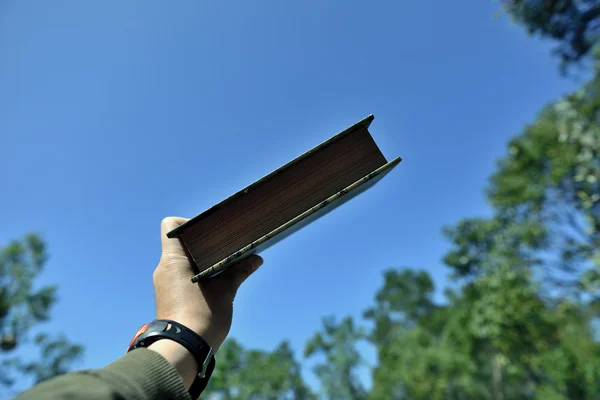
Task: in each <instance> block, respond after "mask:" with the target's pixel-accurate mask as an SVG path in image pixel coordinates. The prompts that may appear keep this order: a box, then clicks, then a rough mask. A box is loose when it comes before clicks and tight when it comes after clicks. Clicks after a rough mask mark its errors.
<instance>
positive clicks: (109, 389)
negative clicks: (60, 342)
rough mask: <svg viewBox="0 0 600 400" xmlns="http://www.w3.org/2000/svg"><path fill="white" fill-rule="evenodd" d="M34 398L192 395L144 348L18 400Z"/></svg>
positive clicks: (126, 399)
mask: <svg viewBox="0 0 600 400" xmlns="http://www.w3.org/2000/svg"><path fill="white" fill-rule="evenodd" d="M30 399H31V400H33V399H36V400H37V399H42V400H43V399H69V400H78V399H86V400H152V399H181V400H191V396H190V395H189V393H188V392H187V390H186V389H185V386H184V385H183V381H182V379H181V377H180V376H179V374H178V373H177V371H176V370H175V368H174V367H173V366H172V365H171V364H169V362H168V361H167V360H165V359H164V358H163V357H162V356H161V355H160V354H158V353H156V352H154V351H152V350H148V349H143V348H142V349H136V350H133V351H131V352H129V353H127V354H126V355H124V356H123V357H121V358H119V359H118V360H117V361H115V362H113V363H112V364H110V365H108V366H106V367H104V368H102V369H97V370H85V371H79V372H73V373H70V374H66V375H63V376H59V377H57V378H54V379H50V380H48V381H45V382H42V383H40V384H38V385H36V386H34V387H33V388H31V389H29V390H28V391H26V392H23V393H22V394H20V395H19V396H17V400H30Z"/></svg>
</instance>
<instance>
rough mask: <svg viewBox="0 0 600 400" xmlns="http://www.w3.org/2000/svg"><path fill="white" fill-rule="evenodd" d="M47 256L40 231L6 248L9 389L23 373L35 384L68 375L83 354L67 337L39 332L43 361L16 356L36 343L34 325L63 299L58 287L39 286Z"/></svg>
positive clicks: (3, 324)
mask: <svg viewBox="0 0 600 400" xmlns="http://www.w3.org/2000/svg"><path fill="white" fill-rule="evenodd" d="M47 258H48V255H47V252H46V245H45V243H44V242H43V240H42V239H41V238H40V237H39V236H38V235H34V234H29V235H26V236H25V237H24V238H23V239H22V240H14V241H12V242H11V243H9V244H8V246H6V247H4V248H2V249H0V357H2V363H1V364H0V377H2V379H0V384H1V385H2V386H4V387H5V388H7V387H10V386H11V385H12V384H13V383H14V380H15V375H16V374H18V373H21V374H24V375H26V376H29V377H31V378H33V381H34V382H35V383H37V382H40V381H43V380H45V379H48V378H51V377H53V376H56V375H60V374H63V373H65V372H67V371H68V369H69V368H70V366H71V365H72V363H73V362H74V361H76V360H77V359H79V358H80V357H81V355H82V353H83V348H82V347H81V346H80V345H77V344H73V343H71V342H69V341H68V340H67V339H66V337H64V336H57V337H51V336H50V335H48V334H45V333H38V334H37V335H35V337H34V339H33V344H34V345H36V346H38V347H39V349H40V359H39V360H36V361H24V360H23V359H22V358H21V357H18V356H16V354H17V352H18V350H19V349H20V348H22V347H23V346H25V345H27V344H28V343H29V342H30V339H31V338H30V333H31V331H32V330H33V328H35V327H37V326H38V325H39V324H40V323H42V322H44V321H47V320H49V319H50V311H51V309H52V305H53V304H55V302H56V300H57V297H56V289H57V288H56V286H43V287H41V288H35V286H34V282H35V279H36V278H37V277H38V275H39V274H40V272H41V271H42V269H43V267H44V264H45V263H46V260H47Z"/></svg>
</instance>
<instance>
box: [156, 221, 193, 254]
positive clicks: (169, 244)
mask: <svg viewBox="0 0 600 400" xmlns="http://www.w3.org/2000/svg"><path fill="white" fill-rule="evenodd" d="M184 222H187V218H181V217H166V218H165V219H163V220H162V222H161V223H160V240H161V244H162V254H163V255H166V256H184V257H187V256H186V254H185V250H183V247H182V246H181V242H180V241H179V239H177V238H168V237H167V233H169V232H171V231H172V230H173V229H175V228H177V227H178V226H179V225H182V224H183V223H184Z"/></svg>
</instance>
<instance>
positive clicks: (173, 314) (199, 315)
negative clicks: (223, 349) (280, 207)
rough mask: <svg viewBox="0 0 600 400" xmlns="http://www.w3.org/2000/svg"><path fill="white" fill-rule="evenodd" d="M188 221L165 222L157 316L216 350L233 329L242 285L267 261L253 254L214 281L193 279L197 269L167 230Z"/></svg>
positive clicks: (157, 272) (158, 270)
mask: <svg viewBox="0 0 600 400" xmlns="http://www.w3.org/2000/svg"><path fill="white" fill-rule="evenodd" d="M186 221H187V219H185V218H179V217H168V218H165V219H163V221H162V223H161V229H160V230H161V241H162V255H161V257H160V262H159V263H158V267H157V268H156V270H155V271H154V275H153V282H154V294H155V297H156V318H157V319H171V320H173V321H177V322H179V323H181V324H183V325H185V326H187V327H188V328H190V329H191V330H193V331H194V332H196V333H198V334H199V335H200V336H202V338H203V339H204V340H206V341H207V342H208V344H209V345H210V346H211V347H212V348H213V350H214V351H215V352H216V351H217V349H218V348H219V347H220V346H221V344H222V343H223V341H224V340H225V338H226V337H227V334H228V333H229V329H230V328H231V320H232V316H233V299H234V298H235V294H236V292H237V290H238V288H239V287H240V285H241V284H242V282H244V281H245V280H246V278H248V277H249V276H250V275H251V274H252V273H253V272H254V271H256V270H257V269H258V267H260V265H261V264H262V262H263V260H262V258H261V257H259V256H251V257H249V258H247V259H245V260H243V261H240V262H239V263H237V264H236V265H235V266H233V267H232V268H230V269H228V270H226V271H225V272H223V273H221V274H219V275H218V276H216V277H214V278H211V279H210V280H207V281H201V282H199V283H192V282H190V277H191V276H192V275H194V271H193V269H192V266H191V264H190V261H189V260H188V257H187V255H186V253H185V251H184V249H183V247H182V245H181V243H180V242H179V239H177V238H173V239H169V238H167V232H169V231H171V230H173V229H174V228H176V227H177V226H179V225H181V224H183V223H184V222H186Z"/></svg>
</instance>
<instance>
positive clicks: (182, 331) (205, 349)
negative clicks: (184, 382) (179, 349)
mask: <svg viewBox="0 0 600 400" xmlns="http://www.w3.org/2000/svg"><path fill="white" fill-rule="evenodd" d="M160 339H170V340H174V341H175V342H177V343H179V344H180V345H182V346H183V347H185V348H186V349H188V350H189V352H190V353H192V355H193V356H194V358H195V359H196V361H197V362H198V376H196V379H195V380H194V383H193V384H192V386H191V387H190V390H189V392H190V395H191V396H192V398H193V399H197V398H198V396H200V393H202V391H203V390H204V389H205V388H206V385H207V384H208V380H209V379H210V376H211V375H212V372H213V370H214V369H215V357H214V354H213V349H212V348H211V347H210V346H209V345H208V343H206V341H205V340H204V339H202V337H201V336H200V335H198V334H197V333H196V332H194V331H192V330H191V329H189V328H188V327H186V326H184V325H182V324H180V323H178V322H175V321H171V320H168V319H157V320H155V321H152V322H150V323H149V324H144V325H142V327H141V328H140V329H138V331H137V332H136V334H135V336H134V337H133V339H132V340H131V342H130V343H129V348H128V349H127V352H130V351H131V350H134V349H137V348H140V347H148V346H150V345H151V344H152V343H154V342H156V341H158V340H160Z"/></svg>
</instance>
